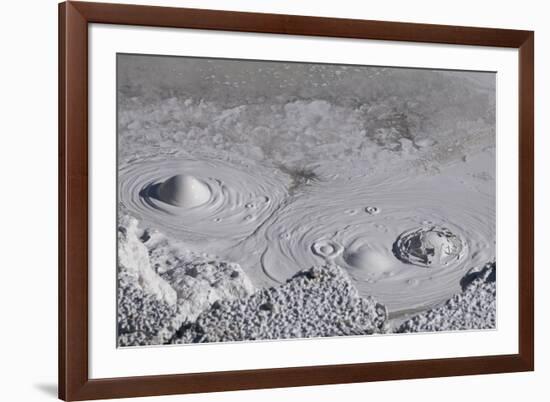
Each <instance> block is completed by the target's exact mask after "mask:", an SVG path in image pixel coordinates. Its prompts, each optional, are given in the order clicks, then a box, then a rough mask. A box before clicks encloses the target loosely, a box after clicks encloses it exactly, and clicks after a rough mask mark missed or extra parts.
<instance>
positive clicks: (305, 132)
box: [118, 62, 495, 315]
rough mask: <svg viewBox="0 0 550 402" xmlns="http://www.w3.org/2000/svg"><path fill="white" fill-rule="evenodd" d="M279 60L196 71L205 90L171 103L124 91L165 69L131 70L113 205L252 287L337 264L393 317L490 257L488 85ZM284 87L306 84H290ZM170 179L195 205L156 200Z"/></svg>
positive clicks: (487, 80)
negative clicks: (192, 186) (188, 189)
mask: <svg viewBox="0 0 550 402" xmlns="http://www.w3.org/2000/svg"><path fill="white" fill-rule="evenodd" d="M197 63H198V62H197ZM276 64H277V63H264V64H262V63H260V64H257V65H254V66H253V67H250V66H249V67H246V68H245V70H247V71H246V72H247V73H248V76H246V77H245V76H244V75H243V76H242V77H240V76H239V74H240V71H239V70H235V71H233V72H232V73H231V74H229V75H230V77H229V78H227V77H226V78H223V77H222V76H221V73H220V71H229V70H230V69H229V70H227V67H228V66H229V65H227V66H225V67H224V68H225V70H224V69H221V70H217V69H216V68H217V67H212V66H210V65H206V67H204V66H202V67H201V69H195V70H193V71H195V73H196V74H195V76H193V80H194V81H197V80H198V82H202V83H203V84H204V82H209V83H210V84H209V85H210V86H206V87H205V86H202V87H201V88H198V87H195V86H192V85H191V84H189V82H190V81H185V83H181V82H179V81H178V82H176V81H170V83H169V85H168V87H169V88H171V90H170V95H171V96H166V95H165V93H163V94H162V95H159V94H158V93H157V92H155V91H156V89H155V91H152V90H151V91H146V90H145V89H143V88H142V87H138V86H136V85H135V83H134V84H133V82H134V81H132V80H135V79H139V78H140V77H141V75H143V74H145V75H146V76H147V77H148V78H150V77H151V74H152V73H154V74H152V75H153V76H155V77H156V76H157V75H158V74H157V73H159V71H158V66H156V65H155V66H156V67H154V68H153V67H151V66H149V67H147V66H145V67H144V68H142V69H141V70H140V69H137V70H135V71H134V70H132V69H131V68H130V69H129V70H128V71H130V72H129V73H128V77H130V78H132V79H129V78H128V77H126V79H124V77H123V80H122V82H123V83H125V84H124V85H121V88H122V89H121V92H120V93H121V99H122V105H121V110H120V111H119V167H118V171H119V177H118V183H119V184H118V196H119V204H120V210H121V211H123V212H124V213H129V214H130V215H133V216H135V217H136V218H137V219H138V220H139V221H140V226H142V227H143V228H153V229H157V230H159V231H161V232H163V233H165V234H167V235H168V236H171V237H173V238H175V239H177V240H178V241H181V242H182V244H185V245H186V247H188V248H189V249H191V250H195V251H199V252H208V253H212V254H216V255H218V256H220V258H223V259H224V260H227V261H232V262H236V263H238V264H240V266H241V267H242V269H243V270H244V271H245V272H246V273H247V274H248V276H249V277H250V278H251V280H252V281H253V282H254V285H255V286H257V287H266V286H271V285H274V284H281V283H284V282H286V281H287V280H288V279H289V278H290V277H292V276H293V275H294V274H296V273H297V272H298V271H301V270H304V269H307V268H309V267H311V266H316V265H321V264H323V263H324V262H333V263H336V264H337V265H339V266H341V267H343V268H344V269H345V270H346V271H347V272H348V273H349V275H350V277H351V278H352V280H353V282H354V284H355V285H356V287H357V289H358V291H359V293H360V295H361V296H364V297H367V296H372V297H374V298H375V299H376V300H378V301H379V302H381V303H383V304H385V305H386V307H387V308H388V310H389V312H390V313H391V314H393V315H399V314H400V312H404V311H406V310H413V309H423V308H427V307H430V306H433V305H435V304H437V303H440V302H442V301H444V300H446V299H448V298H449V297H450V296H452V295H453V294H455V293H457V292H458V291H460V279H461V278H462V277H463V276H464V274H465V273H466V272H467V271H468V270H470V269H471V268H472V267H476V266H483V265H484V264H485V263H486V262H487V261H491V260H494V258H495V181H494V175H495V155H494V120H493V119H494V99H493V97H492V95H491V94H492V93H493V92H494V78H492V77H488V76H486V75H483V74H482V73H477V74H476V73H467V74H466V73H464V74H462V75H461V73H458V72H457V73H450V72H429V73H427V72H423V71H416V72H414V71H413V70H411V71H412V72H410V73H408V74H409V75H407V74H405V73H404V72H403V71H402V70H398V69H385V68H370V69H361V68H342V67H340V68H336V67H335V66H315V65H312V66H309V67H300V66H297V67H295V68H296V70H295V71H294V72H287V73H284V71H287V70H286V69H285V67H284V66H275V65H276ZM169 65H170V68H172V67H174V66H173V65H172V64H170V63H169ZM166 68H167V67H166ZM174 68H176V67H174ZM148 69H149V70H148ZM161 70H162V68H161ZM163 71H164V70H163ZM196 71H200V72H199V73H197V72H196ZM156 74H157V75H156ZM197 74H198V76H199V77H197ZM284 74H287V75H286V78H284V77H285V76H284ZM160 76H162V74H160ZM182 76H185V74H183V75H182ZM237 76H239V77H240V78H242V79H237V78H236V77H237ZM162 77H163V78H162V79H160V80H161V81H162V80H164V79H166V78H165V76H162ZM201 77H202V78H201ZM208 77H214V78H208ZM250 77H252V78H250ZM266 77H268V78H269V79H262V78H266ZM199 78H200V79H199ZM201 79H202V81H201ZM299 79H302V80H303V81H299ZM209 80H210V81H209ZM224 80H225V81H224ZM254 80H256V81H255V83H254V82H253V81H254ZM293 80H294V81H296V82H307V85H306V84H304V85H306V86H305V87H304V88H305V89H303V91H302V92H300V93H290V92H292V91H293V90H292V88H294V87H295V86H296V85H297V84H296V82H294V81H293ZM194 81H193V82H194ZM140 82H141V81H140ZM226 82H229V84H226ZM162 84H163V85H165V83H164V82H162ZM323 84H327V85H325V86H323ZM125 85H126V86H125ZM186 85H191V86H186ZM193 85H194V84H193ZM369 85H370V86H369ZM224 86H225V88H226V90H223V88H222V87H224ZM283 87H285V88H287V89H286V90H285V88H283ZM155 88H156V87H155ZM205 88H206V89H205ZM208 88H214V89H215V90H214V89H212V90H209V89H208ZM228 88H231V90H229V89H228ZM251 88H253V89H251ZM258 88H259V89H258ZM288 88H291V89H288ZM327 88H328V89H327ZM373 88H374V89H373ZM255 91H256V92H258V93H256V92H255ZM289 91H290V92H289ZM373 91H374V92H373ZM165 92H166V91H165ZM266 93H270V94H272V95H271V96H266V95H265V94H266ZM333 93H336V94H338V93H340V94H346V96H333V95H331V94H333ZM178 175H187V176H191V177H192V178H193V180H196V182H197V183H200V185H199V188H200V189H201V190H200V194H198V195H197V196H196V197H191V199H192V200H196V199H198V200H199V201H197V202H193V203H191V204H186V203H177V202H175V203H174V202H170V197H165V196H163V195H162V192H161V191H160V189H161V188H163V185H165V183H168V184H170V183H171V182H170V180H171V179H172V178H174V177H177V176H178ZM168 184H166V185H165V187H167V188H168ZM184 190H185V189H184ZM182 197H184V198H183V199H187V198H185V197H186V195H185V196H182Z"/></svg>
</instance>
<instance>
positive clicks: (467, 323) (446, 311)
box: [396, 262, 496, 333]
mask: <svg viewBox="0 0 550 402" xmlns="http://www.w3.org/2000/svg"><path fill="white" fill-rule="evenodd" d="M461 285H462V293H459V294H456V295H455V296H453V297H452V298H451V299H449V300H448V301H447V302H446V303H445V304H443V305H442V306H440V307H436V308H433V309H430V310H427V311H424V312H422V313H419V314H417V315H415V316H414V317H412V318H410V319H408V320H407V321H405V322H403V323H402V324H401V325H400V326H399V327H398V328H397V330H396V332H398V333H403V332H432V331H457V330H470V329H492V328H496V264H495V263H494V262H492V263H487V264H486V265H485V266H484V267H482V268H481V269H480V270H474V271H471V272H470V273H468V274H467V275H466V276H465V277H464V278H463V279H462V282H461Z"/></svg>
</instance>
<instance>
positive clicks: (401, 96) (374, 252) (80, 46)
mask: <svg viewBox="0 0 550 402" xmlns="http://www.w3.org/2000/svg"><path fill="white" fill-rule="evenodd" d="M533 44H534V33H533V32H531V31H518V30H507V29H489V28H472V27H457V26H443V25H426V24H411V23H397V22H382V21H365V20H346V19H333V18H318V17H306V16H290V15H276V14H255V13H241V12H228V11H214V10H197V9H183V8H167V7H151V6H137V5H120V4H104V3H103V4H100V3H81V2H72V1H69V2H65V3H62V4H60V6H59V95H60V96H59V397H60V398H61V399H64V400H85V399H99V398H120V397H138V396H148V395H165V394H178V393H195V392H212V391H224V390H240V389H252V388H273V387H290V386H304V385H319V384H335V383H351V382H364V381H379V380H392V379H409V378H425V377H437V376H454V375H469V374H484V373H503V372H514V371H531V370H533V368H534V339H533V328H534V316H533V300H534V299H533V289H534V286H533V284H534V278H533V228H534V225H533V221H534V217H533V211H534V205H533V176H534V174H533V168H534V164H533V146H534V145H533V137H534V132H533V131H534V123H533V121H534V119H533V111H534V86H533V85H534V67H533V59H534V45H533ZM497 270H498V275H497Z"/></svg>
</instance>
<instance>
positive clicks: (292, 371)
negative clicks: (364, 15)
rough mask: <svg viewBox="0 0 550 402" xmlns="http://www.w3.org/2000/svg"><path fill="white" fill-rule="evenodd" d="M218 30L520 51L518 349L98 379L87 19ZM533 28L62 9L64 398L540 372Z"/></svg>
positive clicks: (100, 6) (77, 6) (129, 8)
mask: <svg viewBox="0 0 550 402" xmlns="http://www.w3.org/2000/svg"><path fill="white" fill-rule="evenodd" d="M89 23H106V24H125V25H139V26H156V27H173V28H192V29H210V30H226V31H242V32H260V33H276V34H291V35H309V36H324V37H340V38H357V39H375V40H397V41H414V42H424V43H446V44H460V45H477V46H496V47H510V48H517V49H519V83H518V85H519V93H520V98H519V102H518V107H519V190H520V191H519V208H520V213H519V228H520V233H519V262H518V269H519V285H520V286H519V290H518V291H519V345H518V346H519V353H518V354H515V355H501V356H486V357H483V356H481V357H466V358H455V359H432V360H415V361H399V362H380V363H365V364H349V365H331V366H310V367H295V368H278V369H262V370H244V371H230V372H216V373H194V374H174V375H163V376H145V377H128V378H109V379H100V380H97V379H94V380H90V379H89V376H88V24H89ZM533 158H534V34H533V32H530V31H518V30H506V29H489V28H470V27H456V26H444V25H430V24H410V23H395V22H381V21H362V20H351V19H334V18H319V17H304V16H288V15H274V14H255V13H242V12H225V11H213V10H195V9H181V8H167V7H150V6H133V5H119V4H105V3H79V2H66V3H62V4H60V5H59V397H60V398H61V399H64V400H68V401H69V400H71V401H76V400H85V399H100V398H115V397H137V396H148V395H167V394H178V393H196V392H215V391H227V390H240V389H253V388H275V387H290V386H305V385H320V384H336V383H352V382H363V381H384V380H394V379H409V378H427V377H443V376H455V375H469V374H485V373H504V372H513V371H529V370H533V369H534V294H533V293H534V261H533V258H534V250H533V244H534V224H533V222H534V201H533V196H534V161H533Z"/></svg>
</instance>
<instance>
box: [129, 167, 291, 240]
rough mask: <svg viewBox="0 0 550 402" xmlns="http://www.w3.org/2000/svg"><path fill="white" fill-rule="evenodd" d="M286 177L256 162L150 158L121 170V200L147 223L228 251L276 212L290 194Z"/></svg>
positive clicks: (179, 237) (144, 223)
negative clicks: (251, 163)
mask: <svg viewBox="0 0 550 402" xmlns="http://www.w3.org/2000/svg"><path fill="white" fill-rule="evenodd" d="M182 176H183V177H185V178H182ZM286 181H287V179H286V177H285V176H284V175H283V174H282V173H280V172H277V171H276V170H270V169H266V168H262V167H259V166H253V165H236V164H231V163H228V162H223V161H220V160H208V161H207V160H192V159H180V158H174V159H164V158H159V159H150V160H147V161H144V162H134V163H130V164H128V165H127V166H126V167H125V168H124V169H121V170H120V174H119V201H120V202H121V203H122V205H123V207H124V208H127V209H128V210H129V211H131V213H132V214H133V215H135V216H136V218H138V219H139V220H140V221H142V224H143V225H144V227H147V226H152V227H155V228H158V229H159V230H161V231H163V232H165V233H167V234H170V235H172V236H174V237H175V238H178V239H184V240H186V241H188V242H189V243H190V244H195V245H201V244H202V243H203V242H208V243H209V244H210V243H214V244H215V245H216V247H217V248H220V247H221V248H222V249H223V244H229V245H233V244H235V242H238V241H241V240H243V239H245V238H246V237H247V236H249V235H251V234H252V232H253V231H254V230H256V229H257V228H258V226H260V225H261V224H262V223H263V222H264V221H265V220H266V219H267V218H268V217H269V216H270V215H271V214H272V213H273V211H274V210H275V209H276V208H277V207H278V205H279V204H280V203H281V201H282V200H283V199H284V197H285V195H286ZM186 192H191V194H186Z"/></svg>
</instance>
